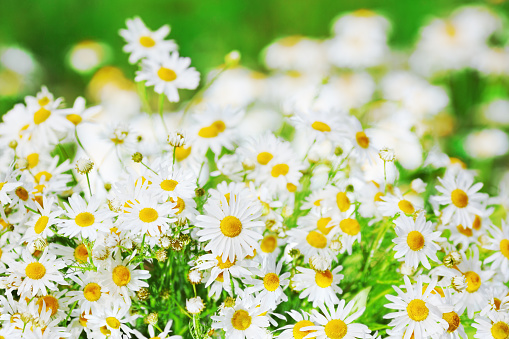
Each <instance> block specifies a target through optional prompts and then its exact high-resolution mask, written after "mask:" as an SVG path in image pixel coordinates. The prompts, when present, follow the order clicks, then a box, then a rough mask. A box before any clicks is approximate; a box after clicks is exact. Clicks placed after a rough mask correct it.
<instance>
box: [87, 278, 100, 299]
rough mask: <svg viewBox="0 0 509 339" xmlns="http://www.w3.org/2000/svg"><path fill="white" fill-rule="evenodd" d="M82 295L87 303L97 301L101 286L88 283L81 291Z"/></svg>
mask: <svg viewBox="0 0 509 339" xmlns="http://www.w3.org/2000/svg"><path fill="white" fill-rule="evenodd" d="M83 295H84V296H85V299H87V300H88V301H92V302H94V301H97V300H99V299H100V298H101V286H99V284H96V283H89V284H87V285H86V286H85V288H84V289H83Z"/></svg>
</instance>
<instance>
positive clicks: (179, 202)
mask: <svg viewBox="0 0 509 339" xmlns="http://www.w3.org/2000/svg"><path fill="white" fill-rule="evenodd" d="M170 201H171V202H172V203H175V199H173V198H170ZM184 208H186V203H185V202H184V199H181V198H177V203H176V204H175V207H173V209H174V210H176V212H175V214H180V213H182V211H183V210H184Z"/></svg>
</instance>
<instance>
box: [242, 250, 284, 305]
mask: <svg viewBox="0 0 509 339" xmlns="http://www.w3.org/2000/svg"><path fill="white" fill-rule="evenodd" d="M282 267H283V261H280V262H279V263H278V264H277V266H276V262H275V260H273V259H272V260H271V259H267V260H265V262H264V263H263V264H262V270H261V274H260V275H259V277H260V278H261V279H253V280H251V281H250V284H252V285H253V286H252V287H248V288H247V289H246V293H257V298H260V299H261V300H263V303H264V305H265V306H266V307H267V308H269V309H272V310H273V309H275V308H276V306H277V305H278V304H279V303H281V302H284V301H287V300H288V297H287V296H286V295H285V293H284V291H283V289H284V288H286V286H287V285H288V283H289V280H288V278H289V277H290V273H289V272H286V273H283V274H281V268H282Z"/></svg>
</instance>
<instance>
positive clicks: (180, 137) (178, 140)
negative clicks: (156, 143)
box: [168, 131, 186, 147]
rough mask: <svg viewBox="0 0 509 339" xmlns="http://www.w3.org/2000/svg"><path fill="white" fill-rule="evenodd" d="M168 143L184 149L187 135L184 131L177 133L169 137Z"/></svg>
mask: <svg viewBox="0 0 509 339" xmlns="http://www.w3.org/2000/svg"><path fill="white" fill-rule="evenodd" d="M168 143H169V144H170V145H171V146H173V147H184V146H185V144H186V134H185V132H183V131H175V132H173V133H171V134H170V135H169V136H168Z"/></svg>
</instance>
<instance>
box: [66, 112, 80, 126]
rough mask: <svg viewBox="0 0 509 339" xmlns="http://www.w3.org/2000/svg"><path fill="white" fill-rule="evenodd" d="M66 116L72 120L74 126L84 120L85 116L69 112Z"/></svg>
mask: <svg viewBox="0 0 509 339" xmlns="http://www.w3.org/2000/svg"><path fill="white" fill-rule="evenodd" d="M65 118H66V119H67V120H69V121H70V122H72V123H73V124H74V126H78V125H79V124H80V123H81V121H82V120H83V118H82V117H81V116H80V115H79V114H69V115H67V116H66V117H65Z"/></svg>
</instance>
